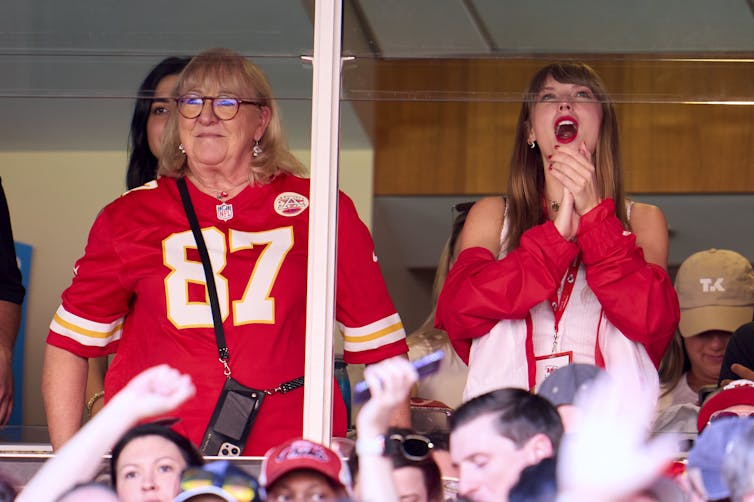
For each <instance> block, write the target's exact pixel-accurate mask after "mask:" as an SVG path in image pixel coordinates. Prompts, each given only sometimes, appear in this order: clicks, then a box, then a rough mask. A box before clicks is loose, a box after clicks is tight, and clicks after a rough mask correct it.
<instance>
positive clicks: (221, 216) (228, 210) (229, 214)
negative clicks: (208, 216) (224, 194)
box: [215, 204, 233, 221]
mask: <svg viewBox="0 0 754 502" xmlns="http://www.w3.org/2000/svg"><path fill="white" fill-rule="evenodd" d="M215 208H217V219H218V220H221V221H228V220H229V219H231V218H233V205H232V204H218V205H217V206H215Z"/></svg>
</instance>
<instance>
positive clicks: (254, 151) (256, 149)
mask: <svg viewBox="0 0 754 502" xmlns="http://www.w3.org/2000/svg"><path fill="white" fill-rule="evenodd" d="M262 152H264V150H262V147H261V146H260V145H259V140H258V139H255V140H254V146H252V147H251V156H252V157H254V158H255V159H256V158H257V157H259V156H260V155H262Z"/></svg>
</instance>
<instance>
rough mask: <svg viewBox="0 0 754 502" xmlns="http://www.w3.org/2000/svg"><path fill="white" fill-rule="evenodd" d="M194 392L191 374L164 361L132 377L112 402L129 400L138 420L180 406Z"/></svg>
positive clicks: (130, 407) (134, 415)
mask: <svg viewBox="0 0 754 502" xmlns="http://www.w3.org/2000/svg"><path fill="white" fill-rule="evenodd" d="M195 392H196V389H195V388H194V384H193V383H192V382H191V377H190V376H189V375H184V374H181V373H180V372H179V371H178V370H176V369H174V368H171V367H170V366H168V365H167V364H161V365H159V366H153V367H152V368H149V369H146V370H144V371H142V372H141V373H139V374H138V375H136V376H135V377H134V378H132V379H131V381H130V382H128V384H127V385H126V386H125V387H124V388H123V389H122V390H121V391H120V392H119V393H118V394H116V395H115V397H113V404H115V402H116V401H125V402H127V403H129V406H128V409H129V410H130V411H129V413H130V414H132V415H133V418H134V419H135V420H141V419H144V418H147V417H151V416H154V415H159V414H161V413H167V412H169V411H171V410H173V409H175V408H177V407H178V406H179V405H180V404H182V403H183V402H184V401H186V400H187V399H188V398H190V397H191V396H193V395H194V393H195Z"/></svg>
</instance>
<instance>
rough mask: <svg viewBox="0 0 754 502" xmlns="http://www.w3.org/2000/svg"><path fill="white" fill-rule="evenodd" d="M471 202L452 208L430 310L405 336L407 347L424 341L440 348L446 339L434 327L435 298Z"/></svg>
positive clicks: (453, 257) (454, 254)
mask: <svg viewBox="0 0 754 502" xmlns="http://www.w3.org/2000/svg"><path fill="white" fill-rule="evenodd" d="M471 205H472V204H471V203H462V204H457V205H456V206H455V207H454V209H455V210H456V211H458V215H457V216H456V217H455V218H454V219H453V227H452V228H451V231H450V236H449V237H448V240H447V241H445V246H443V248H442V253H441V254H440V261H439V262H438V263H437V271H436V272H435V280H434V283H433V284H432V311H431V312H430V313H429V315H427V318H426V319H424V322H423V323H422V324H421V326H419V327H418V328H417V329H416V331H413V332H411V333H410V334H409V335H408V336H407V337H406V342H407V343H408V345H409V347H412V346H414V345H421V344H422V343H424V342H426V343H428V344H429V345H430V347H432V349H433V350H436V349H439V348H441V347H442V346H443V345H444V344H445V343H446V342H447V341H448V334H447V333H446V332H445V331H443V330H441V329H437V328H435V317H436V315H437V299H438V297H439V296H440V291H442V287H443V286H444V285H445V279H446V278H447V277H448V272H449V271H450V267H451V266H452V265H453V262H455V258H456V253H457V251H458V250H457V249H456V248H457V244H458V237H459V236H460V235H461V230H463V225H464V223H466V216H467V215H468V214H469V209H471Z"/></svg>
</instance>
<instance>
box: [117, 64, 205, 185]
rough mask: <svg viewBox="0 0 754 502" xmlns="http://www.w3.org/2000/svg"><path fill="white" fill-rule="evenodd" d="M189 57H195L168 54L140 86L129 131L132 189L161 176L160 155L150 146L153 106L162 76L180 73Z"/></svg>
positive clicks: (129, 165)
mask: <svg viewBox="0 0 754 502" xmlns="http://www.w3.org/2000/svg"><path fill="white" fill-rule="evenodd" d="M189 61H191V58H184V57H169V58H165V59H163V60H162V61H160V62H159V63H157V66H155V67H154V68H152V71H150V72H149V74H148V75H147V76H146V77H145V78H144V81H143V82H142V83H141V85H140V86H139V91H138V94H137V95H136V103H135V104H134V114H133V116H132V117H131V128H130V129H129V134H128V169H127V170H126V186H127V187H128V189H129V190H131V189H132V188H136V187H139V186H141V185H143V184H144V183H146V182H148V181H152V180H153V179H155V177H157V157H155V156H154V154H153V153H152V150H150V149H149V138H148V137H147V122H148V121H149V114H150V112H151V110H152V100H153V99H154V93H155V90H156V89H157V86H158V85H159V84H160V82H161V81H162V79H163V78H165V77H169V76H170V75H178V74H179V73H181V71H182V70H183V69H184V68H185V67H186V65H187V64H188V63H189Z"/></svg>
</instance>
